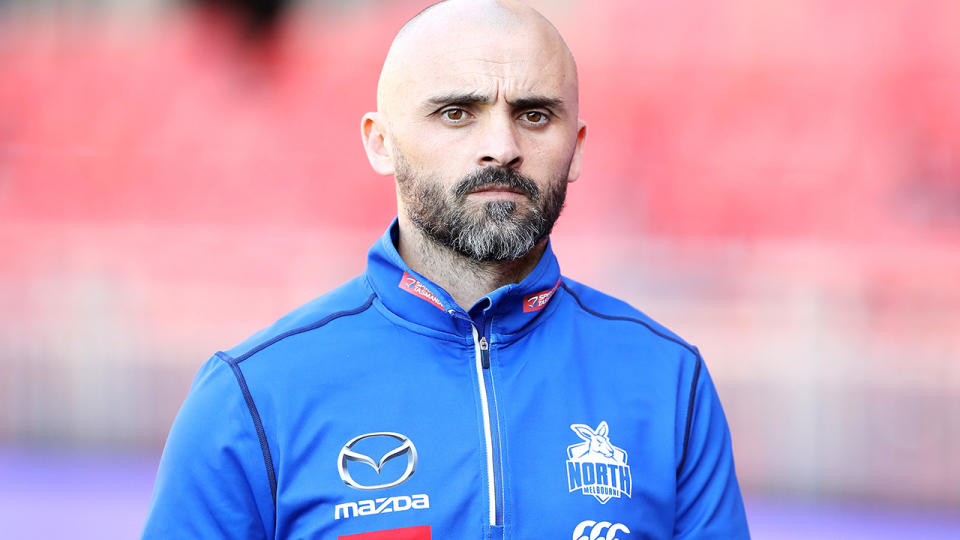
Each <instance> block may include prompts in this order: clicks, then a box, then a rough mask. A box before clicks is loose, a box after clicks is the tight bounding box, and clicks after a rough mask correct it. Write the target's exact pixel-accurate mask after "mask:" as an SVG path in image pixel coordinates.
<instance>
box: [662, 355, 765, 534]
mask: <svg viewBox="0 0 960 540" xmlns="http://www.w3.org/2000/svg"><path fill="white" fill-rule="evenodd" d="M690 388H691V395H690V396H689V399H688V403H689V406H688V419H685V423H687V425H688V426H689V427H687V428H686V433H687V435H686V436H685V442H684V448H685V450H684V452H683V454H682V456H683V457H681V462H680V466H679V468H678V470H677V514H676V520H675V529H674V538H675V539H691V540H692V539H696V540H712V539H717V540H721V539H722V540H740V539H749V538H750V532H749V530H748V528H747V517H746V513H745V511H744V508H743V499H742V498H741V496H740V486H739V485H738V483H737V475H736V471H735V470H734V465H733V449H732V446H731V442H730V430H729V428H728V427H727V420H726V417H725V416H724V414H723V408H722V407H721V406H720V399H719V398H718V397H717V392H716V389H715V388H714V386H713V381H711V379H710V374H709V373H708V372H707V367H706V365H705V364H704V363H703V360H702V359H700V358H699V355H698V357H697V365H696V368H695V370H694V375H693V381H692V383H691V385H690Z"/></svg>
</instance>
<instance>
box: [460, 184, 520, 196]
mask: <svg viewBox="0 0 960 540" xmlns="http://www.w3.org/2000/svg"><path fill="white" fill-rule="evenodd" d="M479 193H485V194H489V195H499V194H506V193H513V194H516V195H522V196H524V197H529V195H528V194H527V193H526V192H525V191H523V190H520V189H517V188H513V187H510V186H505V185H503V184H488V185H486V186H483V187H479V188H477V189H475V190H473V191H471V192H470V193H469V194H468V195H475V194H479Z"/></svg>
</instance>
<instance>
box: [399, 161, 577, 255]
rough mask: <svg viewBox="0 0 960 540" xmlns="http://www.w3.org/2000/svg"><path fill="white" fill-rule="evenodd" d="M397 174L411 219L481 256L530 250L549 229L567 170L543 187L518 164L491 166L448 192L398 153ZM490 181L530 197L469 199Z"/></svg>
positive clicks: (450, 244) (435, 237) (449, 244)
mask: <svg viewBox="0 0 960 540" xmlns="http://www.w3.org/2000/svg"><path fill="white" fill-rule="evenodd" d="M568 169H569V167H568ZM395 176H396V179H397V190H398V192H399V194H400V197H401V199H402V200H403V202H404V206H406V209H407V217H408V218H409V219H410V221H411V222H412V223H413V224H414V225H415V226H416V227H417V228H418V229H420V231H422V232H423V234H424V235H426V237H427V238H429V239H430V240H432V241H433V242H435V243H436V244H438V245H440V246H443V247H446V248H449V249H451V250H453V251H455V252H457V253H459V254H460V255H463V256H464V257H467V258H469V259H472V260H474V261H477V262H500V261H512V260H516V259H519V258H521V257H523V256H524V255H526V254H527V253H530V251H531V250H532V249H533V248H534V247H535V246H536V245H537V244H539V243H540V242H541V241H542V240H543V239H544V238H546V237H547V236H549V235H550V232H551V231H552V230H553V225H554V223H556V221H557V218H559V217H560V211H561V210H562V209H563V203H564V200H565V199H566V196H567V182H566V177H565V176H566V175H565V174H564V177H562V178H554V179H552V180H553V181H551V182H549V183H548V184H547V187H546V188H544V189H543V190H541V189H540V188H539V187H537V184H536V182H534V181H533V180H532V179H531V178H530V177H528V176H526V175H524V174H521V173H520V172H519V171H517V170H516V169H511V168H502V167H491V166H487V167H483V168H480V169H477V170H476V171H474V172H471V173H469V174H467V175H465V176H464V177H463V178H461V179H460V180H459V181H458V182H457V183H456V184H455V185H454V186H453V187H452V188H451V189H450V190H449V191H448V192H447V191H444V190H443V188H442V187H441V185H442V183H441V182H440V181H439V180H438V179H436V178H434V177H431V176H430V175H424V174H418V173H417V172H415V171H414V170H413V169H412V168H411V167H410V166H409V164H408V163H407V161H406V160H405V159H403V156H398V157H397V164H396V174H395ZM488 186H504V187H508V188H510V189H513V190H517V191H519V192H521V193H523V194H524V196H525V197H526V201H521V202H516V201H513V200H495V201H488V202H485V203H473V202H470V201H468V200H467V195H469V194H470V193H471V192H472V191H475V190H477V189H480V188H483V187H488Z"/></svg>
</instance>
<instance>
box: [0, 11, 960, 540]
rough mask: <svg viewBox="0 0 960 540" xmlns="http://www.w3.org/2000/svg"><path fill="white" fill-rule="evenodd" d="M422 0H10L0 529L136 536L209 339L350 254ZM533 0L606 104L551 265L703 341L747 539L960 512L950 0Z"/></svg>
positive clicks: (374, 208)
mask: <svg viewBox="0 0 960 540" xmlns="http://www.w3.org/2000/svg"><path fill="white" fill-rule="evenodd" d="M427 3H428V2H423V1H413V0H410V1H396V0H395V1H389V2H388V1H375V0H366V1H362V2H345V1H319V0H317V1H301V2H270V1H266V0H264V1H260V2H258V1H254V0H251V1H248V2H231V1H229V0H222V1H219V2H217V1H208V2H199V1H198V2H190V3H185V2H172V1H161V0H137V1H131V0H100V1H92V0H91V1H79V0H77V1H69V0H46V1H27V0H23V1H16V0H0V523H4V527H5V529H6V530H7V531H8V533H7V534H8V535H10V536H8V537H11V538H54V537H71V538H101V539H102V538H128V537H132V536H135V535H136V534H137V532H138V531H139V527H140V525H141V523H142V520H143V516H144V514H145V510H146V505H147V503H148V500H149V494H150V490H151V488H152V480H153V474H154V472H155V467H156V462H157V460H158V458H159V452H160V449H161V447H162V443H163V440H164V437H165V436H166V432H167V430H168V428H169V426H170V423H171V421H172V419H173V416H174V414H175V413H176V410H177V408H178V407H179V405H180V403H181V401H182V400H183V398H184V396H185V394H186V391H187V389H188V386H189V383H190V380H191V378H192V376H193V374H194V372H195V371H196V369H197V368H198V367H199V365H200V363H201V362H202V361H204V360H205V359H206V358H207V357H208V356H209V355H210V354H211V353H212V352H214V351H216V350H218V349H221V348H226V347H229V346H231V345H233V344H235V343H237V342H239V341H240V340H241V339H242V338H244V337H246V336H247V335H249V334H251V333H252V332H254V331H255V330H257V329H259V328H260V327H262V326H264V325H266V324H267V323H269V322H270V321H272V320H273V319H275V318H276V317H278V316H280V315H281V314H283V313H285V312H286V311H288V310H290V309H291V308H293V307H295V306H297V305H299V304H301V303H303V302H304V301H306V300H308V299H310V298H312V297H314V296H317V295H318V294H321V293H322V292H324V291H325V290H327V289H329V288H331V287H332V286H334V285H336V284H338V283H340V282H342V281H344V280H346V279H348V278H349V277H351V276H353V275H355V274H356V273H358V272H360V271H361V270H362V268H363V265H364V256H365V253H366V250H367V248H368V246H369V245H370V244H371V243H372V242H373V241H374V240H375V239H376V238H377V237H378V236H379V234H380V233H381V232H382V230H383V229H384V227H385V226H386V224H387V223H388V222H389V220H390V218H391V217H392V215H393V212H394V201H393V197H394V195H393V189H392V185H391V180H390V179H387V178H381V177H378V176H376V175H374V174H373V173H372V172H371V171H370V170H369V167H368V165H367V163H366V159H365V157H364V155H363V151H362V148H361V145H360V142H359V130H358V125H359V118H360V115H361V114H362V113H363V112H366V111H368V110H371V109H372V108H374V106H375V103H374V97H375V96H374V88H375V83H376V77H377V73H378V70H379V66H380V63H381V61H382V58H383V56H384V53H385V51H386V48H387V46H388V44H389V40H390V38H391V36H392V35H393V33H394V32H395V31H396V29H397V28H398V27H399V25H400V24H401V23H402V21H403V20H405V19H406V18H407V17H409V16H410V15H411V14H412V13H414V12H416V11H417V10H418V9H419V8H421V7H423V6H424V5H426V4H427ZM534 5H536V6H538V7H540V8H541V10H542V11H543V12H544V13H546V14H547V15H548V17H549V18H551V19H552V20H553V21H554V22H555V23H556V25H557V26H558V27H559V28H560V30H561V32H562V33H563V34H564V36H565V37H566V39H567V41H568V43H569V45H570V47H571V49H572V50H573V51H574V54H575V55H576V57H577V60H578V63H579V67H580V76H581V94H582V98H581V99H582V104H581V116H582V117H583V118H584V119H585V120H587V121H588V123H589V126H590V127H589V136H588V139H587V145H586V154H585V158H584V174H583V176H582V178H581V179H580V180H579V181H578V182H577V183H576V184H574V185H572V186H571V189H570V192H569V199H568V201H569V202H568V206H567V209H566V211H565V213H564V216H563V217H562V219H561V220H560V222H559V224H558V227H557V229H556V232H555V235H554V246H555V249H556V251H557V253H558V255H559V257H560V261H561V265H562V267H563V269H564V272H565V274H567V275H569V276H571V277H574V278H576V279H579V280H582V281H585V282H587V283H589V284H592V285H594V286H596V287H598V288H601V289H604V290H606V291H608V292H611V293H613V294H616V295H618V296H620V297H623V298H625V299H627V300H629V301H630V302H631V303H633V304H634V305H636V306H638V307H639V308H641V309H642V310H644V311H646V312H647V313H648V314H650V315H651V316H653V317H654V318H656V319H658V320H660V321H661V322H663V323H664V324H666V325H667V326H669V327H671V328H672V329H674V330H675V331H677V332H678V333H679V334H681V335H682V336H685V337H686V338H687V339H689V340H691V341H693V342H694V343H696V344H697V345H698V346H699V347H700V348H701V350H702V351H703V352H704V355H705V358H706V359H707V362H708V364H709V365H710V367H711V370H712V373H713V375H714V378H715V380H716V383H717V386H718V387H719V391H720V395H721V398H722V400H723V402H724V405H725V408H726V412H727V416H728V418H729V421H730V426H731V429H732V431H733V436H734V446H735V454H736V459H737V466H738V472H739V477H740V481H741V485H742V487H743V490H744V493H745V496H746V499H747V507H748V508H747V509H748V518H749V519H750V522H751V526H752V528H753V532H754V536H755V538H758V539H764V538H773V539H806V538H836V537H841V536H843V537H847V538H957V537H958V536H957V534H958V531H960V517H958V514H960V457H958V456H960V98H958V96H960V3H958V2H956V1H955V0H941V1H934V0H929V1H924V2H908V1H897V0H869V1H868V0H842V1H840V0H776V1H763V0H728V1H704V2H696V3H684V2H673V1H669V0H603V1H599V2H598V1H593V2H591V1H586V0H556V1H552V2H551V1H548V0H542V1H538V2H534ZM280 8H285V9H280ZM9 531H13V532H9Z"/></svg>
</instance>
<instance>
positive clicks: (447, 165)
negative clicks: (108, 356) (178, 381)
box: [144, 0, 749, 540]
mask: <svg viewBox="0 0 960 540" xmlns="http://www.w3.org/2000/svg"><path fill="white" fill-rule="evenodd" d="M361 135H362V140H363V144H364V148H365V149H366V153H367V157H368V159H369V161H370V164H371V166H372V167H373V168H374V170H375V171H377V172H378V173H380V174H383V175H387V176H393V177H394V178H395V179H396V192H397V210H398V217H397V219H395V220H394V222H393V223H392V224H391V225H390V226H389V228H388V229H387V231H386V233H385V234H384V235H383V237H382V238H381V239H380V241H379V242H377V243H376V244H375V245H374V246H373V247H372V248H371V250H370V253H369V256H368V262H367V269H366V271H365V272H364V273H363V274H362V275H361V276H359V277H358V278H356V279H354V280H352V281H350V282H348V283H346V284H344V285H343V286H341V287H339V288H337V289H335V290H333V291H331V292H329V293H327V294H326V295H324V296H321V297H320V298H318V299H316V300H314V301H312V302H310V303H309V304H306V305H305V306H303V307H301V308H299V309H297V310H296V311H294V312H292V313H290V314H289V315H287V316H286V317H284V318H282V319H280V320H279V321H277V322H276V323H275V324H274V325H273V326H271V327H269V328H267V329H265V330H263V331H261V332H260V333H258V334H256V335H254V336H253V337H251V338H249V339H247V340H246V341H245V342H243V343H241V344H240V345H238V346H236V347H234V348H232V349H229V350H227V351H221V352H218V353H216V354H215V355H214V356H213V357H212V358H211V359H210V360H208V361H207V363H206V364H204V366H203V367H202V368H201V369H200V372H199V373H198V374H197V376H196V379H195V380H194V383H193V386H192V387H191V390H190V393H189V395H188V397H187V399H186V401H185V402H184V404H183V407H182V408H181V410H180V413H179V414H178V416H177V419H176V420H175V422H174V425H173V428H172V429H171V431H170V435H169V438H168V440H167V444H166V447H165V449H164V453H163V458H162V460H161V464H160V470H159V473H158V476H157V482H156V487H155V491H154V497H153V501H152V503H151V507H150V513H149V517H148V520H147V524H146V528H145V530H144V538H178V539H179V538H237V539H240V538H244V539H249V538H269V539H280V538H283V539H286V538H329V539H335V538H336V539H344V540H346V539H350V540H391V539H392V540H424V539H444V540H446V539H470V538H478V539H479V538H484V539H501V538H511V539H545V538H546V539H556V538H573V539H574V540H597V539H606V540H614V539H620V540H629V539H637V540H640V539H671V538H684V539H713V538H715V539H725V540H729V539H741V538H749V533H748V532H747V525H746V518H745V516H744V510H743V503H742V501H741V497H740V492H739V488H738V486H737V479H736V474H735V472H734V466H733V458H732V452H731V443H730V435H729V430H728V429H727V424H726V420H725V419H724V415H723V410H722V408H721V406H720V402H719V400H718V398H717V394H716V391H715V389H714V386H713V384H712V382H711V380H710V376H709V374H708V372H707V369H706V367H705V365H704V363H703V360H702V359H701V357H700V354H699V352H698V351H697V349H696V348H695V347H693V346H691V345H689V344H687V343H686V342H685V341H683V340H682V339H680V338H679V337H677V336H676V335H674V334H673V333H671V332H670V331H669V330H667V329H665V328H664V327H662V326H660V325H658V324H657V323H656V322H654V321H652V320H651V319H649V318H648V317H647V316H646V315H644V314H643V313H641V312H639V311H637V310H636V309H634V308H632V307H630V306H629V305H627V304H625V303H623V302H621V301H619V300H616V299H614V298H611V297H609V296H606V295H604V294H602V293H600V292H597V291H595V290H593V289H591V288H589V287H586V286H584V285H582V284H579V283H577V282H575V281H573V280H571V279H569V278H566V277H563V276H561V274H560V269H559V265H558V262H557V259H556V257H555V256H554V255H553V252H552V250H551V248H550V241H549V235H550V231H551V229H552V227H553V224H554V222H555V221H556V220H557V218H558V217H559V215H560V210H561V209H562V207H563V202H564V198H565V196H566V188H567V184H568V183H569V182H573V181H574V180H576V179H577V177H578V176H579V174H580V156H581V152H582V150H583V141H584V138H585V136H586V127H585V124H584V123H583V122H582V121H580V120H579V117H578V91H577V70H576V64H575V63H574V59H573V56H572V55H571V53H570V51H569V49H568V48H567V46H566V44H565V43H564V42H563V39H562V38H561V37H560V35H559V34H558V33H557V31H556V29H555V28H554V27H553V26H552V25H551V24H550V23H549V22H548V21H547V20H546V19H544V18H543V16H541V15H540V14H539V13H537V12H536V11H534V10H532V9H530V8H529V7H527V6H525V5H522V4H519V3H516V2H508V1H499V2H494V1H484V0H472V1H468V0H462V1H461V0H453V1H448V2H443V3H440V4H437V5H434V6H432V7H430V8H428V9H427V10H424V11H423V12H421V13H420V14H419V15H417V16H416V17H414V18H413V19H411V20H410V21H409V22H408V23H407V24H406V25H405V26H404V27H403V28H402V29H401V31H400V32H399V33H398V34H397V36H396V38H395V39H394V42H393V44H392V45H391V47H390V50H389V52H388V53H387V58H386V61H385V62H384V65H383V71H382V73H381V77H380V81H379V85H378V88H377V111H376V112H371V113H367V114H366V115H364V116H363V119H362V121H361Z"/></svg>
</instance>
